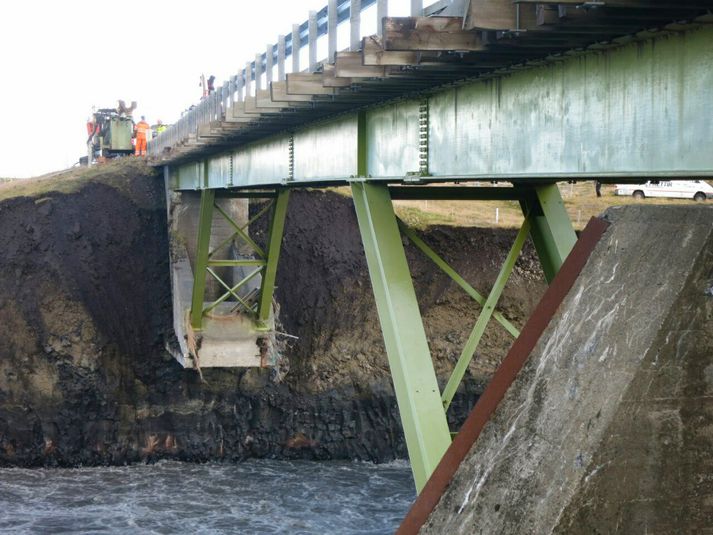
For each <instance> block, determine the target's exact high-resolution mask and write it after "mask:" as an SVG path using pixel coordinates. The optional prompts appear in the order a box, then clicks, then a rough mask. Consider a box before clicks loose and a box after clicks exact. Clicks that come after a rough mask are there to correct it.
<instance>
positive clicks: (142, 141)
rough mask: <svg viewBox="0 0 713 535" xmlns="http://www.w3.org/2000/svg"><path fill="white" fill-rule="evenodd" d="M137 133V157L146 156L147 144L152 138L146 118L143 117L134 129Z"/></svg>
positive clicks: (135, 153) (135, 152)
mask: <svg viewBox="0 0 713 535" xmlns="http://www.w3.org/2000/svg"><path fill="white" fill-rule="evenodd" d="M134 132H136V150H135V151H134V155H135V156H146V142H147V140H148V139H149V137H150V136H151V127H150V126H149V123H147V122H146V117H144V116H143V115H142V116H141V120H140V121H139V122H138V123H137V124H136V126H135V127H134Z"/></svg>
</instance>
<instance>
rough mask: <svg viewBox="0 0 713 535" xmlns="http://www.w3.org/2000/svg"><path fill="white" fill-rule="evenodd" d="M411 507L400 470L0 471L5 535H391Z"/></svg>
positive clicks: (262, 463) (284, 465)
mask: <svg viewBox="0 0 713 535" xmlns="http://www.w3.org/2000/svg"><path fill="white" fill-rule="evenodd" d="M414 498H415V491H414V487H413V481H412V479H411V471H410V469H409V466H408V464H407V463H406V462H404V461H400V462H399V461H397V462H395V463H388V464H382V465H374V464H370V463H354V462H309V461H274V460H251V461H246V462H243V463H238V464H217V463H209V464H188V463H179V462H172V461H170V462H169V461H162V462H159V463H157V464H152V465H132V466H124V467H99V468H77V469H44V468H42V469H17V468H8V469H0V532H2V533H87V534H88V533H112V534H113V533H117V534H118V533H121V534H125V533H142V534H143V533H166V534H168V533H170V534H176V533H205V534H209V533H215V534H217V533H239V534H243V533H244V534H261V533H290V534H346V535H349V534H354V535H356V534H382V533H383V534H386V533H393V532H394V530H395V529H396V528H397V527H398V525H399V523H400V521H401V519H402V518H403V517H404V515H405V514H406V512H407V511H408V508H409V506H410V505H411V503H412V501H413V500H414Z"/></svg>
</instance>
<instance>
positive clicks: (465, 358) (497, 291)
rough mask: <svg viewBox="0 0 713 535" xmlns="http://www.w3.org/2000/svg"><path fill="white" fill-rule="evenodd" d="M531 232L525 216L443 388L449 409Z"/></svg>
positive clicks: (443, 396)
mask: <svg viewBox="0 0 713 535" xmlns="http://www.w3.org/2000/svg"><path fill="white" fill-rule="evenodd" d="M529 233H530V219H529V218H525V221H524V222H523V223H522V226H521V227H520V231H519V232H518V233H517V237H516V238H515V243H513V245H512V247H511V248H510V252H509V253H508V256H507V258H506V259H505V262H504V263H503V265H502V267H501V268H500V273H498V278H497V279H495V284H493V288H492V290H490V294H489V295H488V299H487V300H486V301H485V304H484V305H483V310H482V311H481V312H480V315H479V316H478V319H477V320H476V322H475V326H474V327H473V330H472V331H471V333H470V336H469V337H468V340H466V342H465V345H464V346H463V351H462V352H461V354H460V357H458V362H457V363H456V365H455V368H454V369H453V373H452V374H451V376H450V378H449V379H448V384H446V387H445V388H444V389H443V395H442V399H443V407H444V408H445V409H446V410H448V407H449V406H450V404H451V401H453V396H454V395H455V393H456V390H458V386H459V385H460V383H461V381H462V380H463V376H465V372H466V370H467V369H468V365H469V364H470V361H471V360H473V355H475V350H476V349H477V348H478V344H479V343H480V339H481V338H482V336H483V333H484V332H485V327H486V326H487V325H488V322H489V321H490V318H491V316H492V315H493V312H495V305H497V303H498V300H499V299H500V296H501V295H502V293H503V289H504V288H505V284H507V281H508V279H509V278H510V274H511V273H512V269H513V268H514V267H515V262H516V261H517V257H518V256H520V251H522V247H523V245H525V240H526V239H527V236H528V234H529Z"/></svg>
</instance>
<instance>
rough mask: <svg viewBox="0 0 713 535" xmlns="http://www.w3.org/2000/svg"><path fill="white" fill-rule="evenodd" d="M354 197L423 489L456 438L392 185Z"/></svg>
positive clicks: (365, 188) (361, 187)
mask: <svg viewBox="0 0 713 535" xmlns="http://www.w3.org/2000/svg"><path fill="white" fill-rule="evenodd" d="M352 195H353V197H354V205H355V207H356V212H357V219H358V221H359V230H360V232H361V237H362V241H363V243H364V251H365V252H366V259H367V264H368V266H369V275H370V277H371V285H372V288H373V291H374V297H375V299H376V307H377V311H378V313H379V321H380V323H381V330H382V332H383V336H384V344H385V346H386V353H387V355H388V358H389V367H390V368H391V377H392V379H393V382H394V389H395V390H396V398H397V401H398V405H399V413H400V416H401V422H402V424H403V428H404V434H405V436H406V445H407V447H408V453H409V458H410V460H411V469H412V471H413V475H414V480H415V483H416V489H417V491H419V492H420V491H421V489H422V488H423V486H424V485H425V483H426V481H427V480H428V478H429V477H430V475H431V473H432V472H433V470H434V469H435V468H436V466H437V465H438V462H439V461H440V460H441V457H443V454H444V453H445V451H446V449H447V448H448V446H449V444H450V442H451V438H450V433H449V430H448V423H447V421H446V415H445V412H444V410H443V406H442V404H441V398H440V394H439V389H438V383H437V381H436V373H435V371H434V369H433V363H432V361H431V354H430V351H429V349H428V342H427V340H426V333H425V330H424V328H423V322H422V321H421V313H420V311H419V308H418V302H417V301H416V293H415V291H414V288H413V282H412V281H411V274H410V272H409V268H408V264H407V262H406V254H405V253H404V248H403V244H402V243H401V235H400V233H399V229H398V226H397V224H396V216H395V214H394V210H393V206H392V204H391V197H390V196H389V190H388V188H387V186H381V185H374V184H367V183H353V184H352Z"/></svg>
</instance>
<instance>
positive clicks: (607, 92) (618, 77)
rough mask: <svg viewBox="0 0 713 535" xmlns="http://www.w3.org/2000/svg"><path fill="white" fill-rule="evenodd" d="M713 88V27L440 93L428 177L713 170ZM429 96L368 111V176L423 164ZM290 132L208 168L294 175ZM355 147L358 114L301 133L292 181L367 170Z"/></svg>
mask: <svg viewBox="0 0 713 535" xmlns="http://www.w3.org/2000/svg"><path fill="white" fill-rule="evenodd" d="M711 87H713V28H696V29H692V30H689V31H685V32H678V33H663V34H662V35H660V36H659V37H656V38H653V39H649V40H645V41H638V42H631V43H629V44H626V45H622V46H619V47H615V48H610V49H606V50H601V51H588V52H583V53H581V54H580V55H571V56H570V57H562V58H561V61H557V62H551V63H547V64H543V65H540V66H533V67H531V68H528V69H522V70H520V71H516V72H514V73H511V74H507V75H503V76H502V77H499V78H491V79H489V80H482V81H474V82H471V83H467V84H463V85H461V86H459V87H455V88H450V89H443V90H440V91H436V92H435V93H433V94H432V95H430V96H429V97H428V99H427V104H428V111H429V113H428V115H429V121H428V122H429V129H428V135H427V140H428V161H429V172H430V174H431V175H433V176H432V177H430V178H429V180H439V179H442V180H446V179H448V178H452V177H460V178H462V179H472V180H479V179H480V180H485V179H502V180H506V179H513V180H518V179H525V178H542V179H549V180H551V179H553V178H558V179H566V178H602V177H609V178H610V179H612V178H620V179H621V178H636V177H647V176H652V177H654V176H669V177H674V178H675V177H680V178H687V177H693V176H703V177H705V176H713V151H711V150H709V149H708V147H709V146H710V145H711V143H713V121H711V120H710V110H711V109H713V92H711V91H710V88H711ZM423 101H424V99H423V98H420V99H419V100H415V99H414V100H402V101H397V102H392V103H389V104H387V105H382V106H379V107H375V108H372V109H369V110H366V112H365V113H366V129H367V131H368V147H367V151H368V154H367V169H366V173H364V174H363V175H365V176H369V177H372V179H373V180H379V179H390V180H402V179H404V178H405V177H406V176H407V174H409V173H413V172H417V171H418V170H419V161H418V150H419V145H418V140H419V131H418V128H419V124H418V106H419V103H422V102H423ZM290 135H291V134H290V133H285V134H284V135H283V136H276V137H273V138H270V139H269V140H263V141H259V142H256V143H253V144H251V145H246V146H242V147H236V149H234V150H233V151H231V153H230V154H232V159H233V168H232V171H231V170H226V167H225V164H222V163H221V164H220V165H211V166H210V168H209V173H210V174H211V175H213V174H215V177H214V176H210V177H209V178H208V180H207V184H208V185H209V186H210V187H229V186H231V185H232V186H234V187H248V186H256V185H266V186H270V185H273V186H274V185H280V184H284V183H286V182H287V180H288V175H289V136H290ZM356 145H357V113H352V114H347V115H343V116H340V117H337V118H334V119H331V120H329V121H326V122H323V123H319V124H314V125H310V126H307V127H303V128H301V129H297V130H296V131H295V132H294V182H296V183H298V184H299V183H304V184H305V185H309V184H311V183H315V182H329V181H331V182H334V181H336V182H347V181H348V180H349V178H350V177H354V176H361V174H360V173H358V170H357V161H356V158H357V155H356V150H355V147H356ZM224 157H225V156H224V155H223V156H213V157H211V159H217V158H224ZM201 173H202V169H201V166H199V165H198V166H197V165H196V164H195V163H187V164H182V165H180V166H177V168H176V169H173V170H172V177H174V184H175V187H176V188H177V189H199V188H201V187H204V184H205V183H206V180H205V179H204V177H202V176H201Z"/></svg>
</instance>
